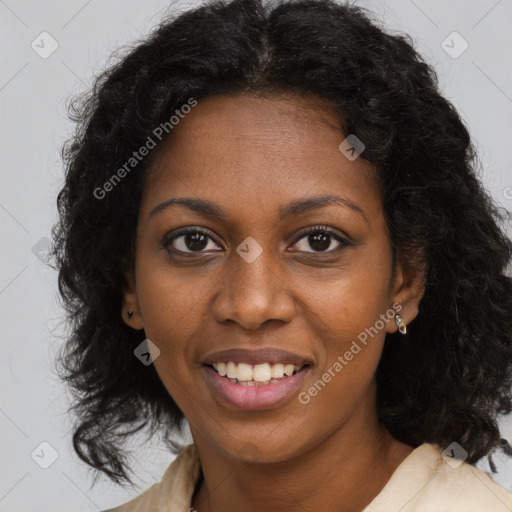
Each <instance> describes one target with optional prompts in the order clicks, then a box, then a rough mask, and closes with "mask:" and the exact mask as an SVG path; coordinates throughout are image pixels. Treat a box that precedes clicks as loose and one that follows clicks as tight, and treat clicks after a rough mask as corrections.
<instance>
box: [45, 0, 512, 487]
mask: <svg viewBox="0 0 512 512" xmlns="http://www.w3.org/2000/svg"><path fill="white" fill-rule="evenodd" d="M281 93H292V94H295V95H298V96H302V97H306V96H307V97H315V98H321V99H323V100H325V101H327V102H328V103H329V105H330V107H331V108H332V110H333V112H335V113H336V115H337V117H338V118H339V120H340V126H341V127H342V131H343V133H344V134H354V135H356V136H357V137H358V138H359V139H360V140H361V141H362V142H363V144H364V145H365V150H364V153H363V154H362V155H361V157H362V158H364V159H366V160H367V161H368V162H370V163H371V164H372V165H373V166H374V168H375V173H376V176H377V177H378V183H379V187H380V189H381V191H382V197H383V207H384V212H385V217H386V221H387V223H388V225H389V232H390V239H391V244H392V247H393V252H394V253H396V254H398V255H399V256H400V258H401V261H403V262H404V264H406V265H411V266H414V265H418V264H421V265H423V266H424V269H425V273H426V274H425V275H426V281H425V293H424V295H423V298H422V300H421V302H420V305H419V313H418V316H417V317H416V319H415V320H414V322H413V324H412V325H411V326H410V329H409V330H408V332H407V334H406V335H401V334H388V335H387V336H386V339H385V342H384V348H383V353H382V357H381V360H380V363H379V366H378V369H377V374H376V378H377V411H378V416H379V419H380V421H381V422H382V423H383V424H384V425H385V427H386V428H387V429H388V430H389V432H390V433H391V434H392V436H393V437H395V438H396V439H398V440H400V441H402V442H404V443H407V444H409V445H412V446H419V445H420V444H422V443H425V442H430V443H437V444H439V445H440V446H443V447H444V446H448V445H449V444H450V443H452V442H453V441H457V442H458V443H459V444H460V445H461V446H462V447H463V448H464V449H465V450H466V451H467V453H468V459H467V461H468V462H469V463H476V462H477V461H478V460H479V459H480V458H482V457H483V456H484V455H488V456H489V459H488V460H489V464H490V466H491V469H492V471H493V472H496V467H495V465H494V463H493V461H492V453H494V451H495V450H496V449H497V448H498V447H501V448H502V449H503V450H504V451H505V452H506V453H508V454H509V455H512V450H511V448H510V445H509V444H508V442H507V441H506V440H505V439H503V438H501V437H500V430H499V426H498V419H499V415H503V414H508V413H510V412H511V411H512V400H511V389H512V278H511V277H510V276H509V275H507V274H508V265H509V264H510V262H511V259H512V242H511V241H510V240H509V239H508V238H507V236H506V234H505V229H504V228H503V227H502V226H500V224H501V223H502V222H503V221H505V220H506V219H507V218H508V217H507V212H506V210H504V209H503V208H499V207H498V206H497V205H496V204H495V203H494V202H493V200H492V198H491V196H490V195H489V194H488V193H487V192H486V191H485V189H484V188H483V186H482V184H481V182H480V180H479V178H478V175H477V174H478V167H479V166H478V165H477V163H476V162H477V158H476V151H475V149H474V146H473V144H472V142H471V140H470V136H469V133H468V129H467V128H466V126H465V124H464V122H463V121H462V120H461V117H460V116H459V115H458V113H457V111H456V110H455V108H454V106H453V105H452V104H451V103H450V102H449V101H447V100H446V99H445V98H444V97H442V96H441V94H440V92H439V89H438V81H437V76H436V72H435V71H434V69H433V67H431V66H430V65H428V64H427V63H426V62H425V61H424V60H423V59H422V58H421V57H420V56H419V55H418V53H417V52H416V50H415V49H414V46H413V41H412V39H411V38H410V37H409V36H408V35H404V34H396V35H392V34H389V33H386V32H385V30H384V29H383V28H381V27H380V26H379V23H378V22H376V21H374V20H373V19H372V15H371V13H369V12H367V11H366V10H364V9H362V8H360V7H356V6H353V5H348V4H340V3H337V2H335V1H334V0H300V1H294V0H292V1H286V0H281V1H278V0H275V1H273V2H268V3H267V4H262V3H261V0H234V1H231V2H227V1H217V2H215V3H209V4H203V5H201V6H200V7H198V8H195V9H193V10H190V11H186V12H183V13H180V14H179V15H175V16H169V17H166V18H164V19H163V20H162V21H161V23H160V24H158V25H157V26H156V27H155V28H154V29H153V31H152V32H151V33H150V34H149V35H148V36H146V37H145V38H144V39H141V40H139V41H137V43H136V44H133V45H132V46H130V47H128V48H127V51H126V53H125V54H124V55H122V56H120V57H119V58H118V60H117V62H116V63H115V64H113V65H109V67H108V68H107V69H105V70H103V71H102V72H101V73H100V74H98V76H97V77H96V78H95V80H94V85H93V87H92V88H91V89H90V90H88V91H86V93H83V94H81V95H78V96H76V97H75V98H74V99H73V100H72V101H71V102H70V105H69V106H68V108H69V116H70V118H71V119H72V120H73V121H74V122H75V124H76V129H75V130H74V132H73V135H72V137H71V138H70V139H68V140H67V141H66V142H65V144H64V145H63V147H62V158H63V162H64V166H65V172H66V174H65V182H64V185H63V188H62V189H61V190H60V192H59V194H58V198H57V206H58V212H59V219H58V222H57V223H56V224H55V226H54V227H53V230H52V236H53V251H52V255H53V257H54V261H55V262H56V266H57V268H58V270H59V275H58V285H59V293H60V296H61V302H62V303H63V307H64V308H65V310H66V321H67V322H68V325H69V326H70V330H69V334H68V335H67V337H66V343H65V344H64V345H63V347H62V349H61V352H60V353H59V356H58V358H57V363H58V365H57V366H58V372H59V375H60V376H61V378H62V379H63V380H64V381H65V382H67V384H68V385H69V386H70V388H71V389H72V392H73V397H74V402H73V404H72V406H71V407H70V411H73V412H74V414H75V416H76V421H75V425H74V427H75V428H74V432H73V446H74V449H75V451H76V452H77V454H78V456H79V457H80V458H81V459H82V460H83V461H85V462H86V463H87V464H88V465H90V466H91V467H92V468H94V470H95V473H96V474H97V475H98V474H100V473H99V472H102V473H103V474H105V475H107V476H108V477H109V478H110V479H111V480H113V481H114V482H116V483H120V484H122V485H125V484H126V483H131V482H132V480H131V478H130V476H129V472H132V470H131V469H130V465H129V464H128V462H127V453H128V452H127V448H126V441H127V440H128V438H130V437H131V436H132V435H133V434H135V433H136V432H139V431H141V432H142V431H146V432H148V433H149V435H151V436H154V435H157V434H159V435H161V436H162V439H163V440H164V442H165V443H166V444H167V446H168V447H169V448H170V449H171V451H173V452H175V453H176V451H177V450H179V445H178V444H177V443H176V442H174V441H172V440H171V438H172V437H173V435H175V434H176V432H180V433H181V429H182V426H183V420H184V415H183V412H182V411H181V410H180V409H179V407H178V406H177V404H176V403H175V402H174V400H173V399H172V397H171V396H170V395H169V393H168V391H167V390H166V388H165V387H164V385H163V384H162V382H161V380H160V378H159V377H158V374H157V372H156V370H155V368H154V366H153V365H151V366H149V367H146V366H144V365H142V364H141V363H140V361H139V360H138V359H137V358H136V357H134V353H133V352H134V349H135V348H136V347H137V346H138V345H139V344H140V343H141V342H142V341H143V340H144V339H145V335H144V332H143V331H136V330H134V329H132V328H130V327H129V326H127V325H126V324H125V323H124V321H123V319H122V317H121V308H122V305H123V286H124V283H125V273H126V272H127V271H128V270H130V269H131V271H132V272H133V261H134V248H135V234H136V229H137V218H138V212H139V203H140V199H141V194H142V191H143V188H144V177H145V176H146V174H147V171H148V170H149V169H150V168H151V165H152V162H153V161H154V160H155V158H156V156H155V155H157V154H158V151H157V150H158V149H159V148H160V147H161V146H162V143H161V142H160V141H158V146H159V147H158V148H157V149H155V150H153V151H152V152H151V154H150V155H149V156H148V157H147V158H144V159H141V160H140V161H138V162H137V163H136V167H135V168H134V169H133V170H130V172H129V173H126V176H123V179H122V182H118V181H120V180H117V181H116V182H113V181H112V178H113V175H114V174H115V173H116V172H117V171H118V169H120V168H122V167H123V165H125V167H124V168H125V169H126V162H128V161H130V158H132V157H133V152H134V151H136V150H138V149H139V148H141V147H142V146H143V145H145V144H146V143H147V141H148V140H149V139H148V137H151V138H152V139H154V140H155V139H157V137H155V131H154V130H155V128H156V127H158V126H161V125H162V123H165V122H168V121H169V119H170V117H171V116H172V115H173V114H174V113H175V112H176V110H178V109H180V108H181V107H182V106H183V105H185V104H187V103H188V102H190V100H191V98H193V99H195V100H196V101H198V102H200V101H201V100H203V99H205V98H207V97H215V96H218V95H238V94H253V95H267V96H273V95H279V94H281ZM166 132H169V133H170V134H169V135H167V134H166V136H165V137H162V141H163V142H165V140H166V138H167V137H172V133H171V132H170V130H166ZM132 163H133V162H132ZM118 176H120V175H119V174H118ZM109 180H110V182H109V183H111V185H112V186H110V187H108V186H105V187H104V189H103V190H107V189H108V193H103V192H102V193H101V194H100V193H98V192H95V191H98V190H99V188H101V187H103V186H104V184H106V183H107V182H108V181H109ZM100 195H101V196H103V197H98V196H100Z"/></svg>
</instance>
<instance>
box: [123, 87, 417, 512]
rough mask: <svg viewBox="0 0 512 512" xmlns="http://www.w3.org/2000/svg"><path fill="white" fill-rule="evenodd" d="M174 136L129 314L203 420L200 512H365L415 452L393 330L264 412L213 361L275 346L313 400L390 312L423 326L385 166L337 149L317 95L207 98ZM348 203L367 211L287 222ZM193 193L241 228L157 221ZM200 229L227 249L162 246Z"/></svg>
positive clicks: (141, 229) (148, 206) (157, 170)
mask: <svg viewBox="0 0 512 512" xmlns="http://www.w3.org/2000/svg"><path fill="white" fill-rule="evenodd" d="M171 135H172V136H171V137H169V138H168V140H167V141H166V144H165V146H164V147H163V148H162V151H161V152H160V153H159V154H158V156H157V158H156V160H155V165H154V167H153V169H152V170H151V172H150V174H149V176H148V180H147V183H146V185H145V189H144V193H143V197H142V200H141V205H140V216H139V224H138V231H137V245H136V255H135V275H136V280H135V282H134V280H133V279H132V276H130V275H127V284H126V289H125V295H124V306H123V312H122V314H123V318H124V319H125V322H126V323H127V324H128V325H130V326H131V327H133V328H134V329H144V330H145V334H146V336H147V338H149V339H150V340H152V341H153V342H154V343H155V344H156V345H157V346H158V347H159V349H160V350H161V354H160V356H159V357H158V358H156V360H155V362H154V364H155V367H156V370H157V372H158V374H159V376H160V378H161V379H162V382H163V383H164V385H165V387H166V388H167V390H168V391H169V393H170V395H171V396H172V397H173V399H174V400H175V401H176V403H177V404H178V406H179V407H180V408H181V410H182V411H183V413H184V414H185V416H186V418H187V420H188V422H189V425H190V430H191V433H192V436H193V439H194V443H195V445H196V447H197V450H198V454H199V457H200V460H201V467H202V471H203V474H204V480H203V481H202V482H201V484H200V486H198V487H199V488H198V489H196V492H195V494H194V497H193V500H192V504H191V505H192V506H193V507H194V508H195V509H196V510H198V511H199V512H203V511H205V512H220V511H222V512H230V511H236V510H244V511H246V512H252V511H258V512H261V510H265V511H267V512H272V511H277V510H279V511H280V512H283V511H292V510H297V509H300V510H308V511H313V510H323V511H327V512H329V511H333V512H334V511H336V512H360V511H361V510H362V509H363V508H364V507H365V506H366V505H368V504H369V503H370V502H371V500H372V499H373V498H374V497H375V496H376V495H377V494H378V493H379V492H380V491H381V489H382V488H383V487H384V485H385V484H386V482H387V481H388V480H389V478H390V477H391V475H392V473H393V472H394V470H395V469H396V468H397V466H398V465H399V464H400V463H401V462H402V461H403V460H404V459H405V457H407V456H408V455H409V454H410V453H411V451H412V450H413V448H412V447H411V446H408V445H406V444H403V443H401V442H399V441H397V440H396V439H394V438H393V437H392V436H391V435H390V434H389V432H388V431H387V430H386V429H385V428H384V426H383V425H381V424H379V421H378V418H377V412H376V405H375V397H376V381H375V372H376V369H377V365H378V362H379V358H380V355H381V352H382V348H383V343H384V338H385V334H386V333H392V332H396V330H397V327H396V324H395V322H394V321H393V320H391V321H389V322H388V323H387V324H385V327H384V328H383V329H382V330H380V331H379V333H378V335H375V336H374V337H373V338H371V339H370V341H369V342H368V343H367V345H366V346H365V347H364V348H363V349H362V350H361V351H360V352H359V353H358V354H357V355H356V356H354V358H353V359H352V360H351V361H350V362H349V363H348V364H347V365H346V366H345V367H344V368H343V370H342V371H341V372H339V373H337V374H336V377H335V378H333V379H332V380H331V381H330V382H329V383H328V384H327V385H326V386H325V387H324V388H323V389H322V390H321V392H319V393H318V395H317V396H315V397H314V398H312V400H311V401H310V402H309V403H308V404H305V405H304V404H302V403H300V401H299V400H298V399H297V396H293V397H292V398H291V399H290V400H288V401H287V402H285V403H283V404H282V405H280V406H278V407H273V408H269V409H265V410H259V411H240V410H236V409H234V408H232V407H228V406H226V405H225V404H223V403H222V402H221V401H220V400H219V398H218V397H217V396H216V395H215V392H214V391H213V390H212V389H211V388H210V386H209V384H208V382H207V381H206V380H205V378H204V376H203V371H202V370H201V364H200V363H201V361H202V359H203V358H204V357H205V356H206V355H207V354H210V353H212V352H214V351H217V350H223V349H228V348H233V347H239V346H241V347H246V348H253V347H270V346H277V347H280V348H283V349H285V350H289V351H292V352H296V353H299V354H301V355H304V356H306V357H308V358H310V359H311V360H312V361H313V366H312V369H311V371H310V373H309V375H308V376H307V378H306V381H305V383H304V385H303V387H302V388H301V390H300V391H305V390H307V389H308V388H309V387H310V386H312V385H313V383H314V382H315V381H317V380H318V379H320V378H321V377H322V374H324V373H325V372H326V371H327V370H328V368H330V367H331V366H332V365H333V363H334V362H335V361H336V360H337V357H338V356H343V355H344V354H345V352H346V351H347V350H348V349H349V348H350V346H351V344H352V342H353V340H356V339H357V336H358V334H360V333H361V332H363V331H364V330H365V329H366V328H368V327H370V326H373V325H375V323H376V321H377V320H378V319H379V316H380V315H381V314H383V313H385V312H386V311H388V310H389V309H390V308H391V307H392V305H393V303H399V304H401V306H402V309H401V311H400V315H401V317H402V319H403V320H404V321H405V322H406V323H410V322H411V321H412V320H413V319H414V318H415V317H416V315H417V313H418V304H419V302H420V300H421V297H422V295H423V291H424V272H423V270H422V269H421V268H420V267H419V266H417V268H411V267H410V266H406V265H404V264H402V263H401V261H400V259H399V258H397V260H396V263H395V267H394V268H393V260H392V252H391V246H390V239H389V231H388V227H387V225H386V221H385V219H384V214H383V210H382V198H381V194H380V191H379V188H378V186H377V183H376V181H375V179H374V170H373V169H372V166H371V165H370V164H369V163H368V162H366V161H365V160H364V159H363V158H357V159H356V160H354V161H350V160H349V159H347V158H346V157H345V156H344V155H343V154H342V153H341V152H340V150H339V149H338V145H339V144H340V142H342V141H343V140H344V139H345V137H346V135H344V134H343V133H342V132H341V131H340V129H339V127H338V124H337V121H336V117H335V116H334V114H333V113H332V112H331V111H330V110H329V109H328V108H327V105H326V104H325V103H323V100H321V99H319V98H314V97H310V98H306V97H299V96H293V95H281V96H275V97H272V98H260V97H255V96H249V95H238V96H224V97H216V98H209V99H206V100H203V101H200V102H199V104H198V105H197V106H196V107H195V108H194V109H193V110H192V111H191V112H190V113H189V114H188V115H187V116H185V118H184V119H183V120H181V121H180V123H179V125H177V126H176V127H175V128H174V130H173V132H172V134H171ZM333 193H336V194H338V195H341V196H342V197H343V198H345V199H347V200H349V201H351V202H352V203H355V204H356V205H357V206H358V207H359V208H360V209H361V210H362V212H363V213H360V212H358V211H356V210H354V209H352V208H350V207H347V206H345V205H343V204H339V203H338V204H333V205H329V206H326V207H322V208H318V209H314V210H310V211H306V212H303V213H301V214H297V215H293V216H291V217H289V218H287V219H285V220H282V221H280V220H279V218H278V212H279V208H280V207H281V206H282V205H285V204H287V203H288V202H290V201H293V200H297V199H304V198H307V197H315V196H323V195H332V194H333ZM184 196H186V197H194V198H202V199H208V200H210V201H213V202H215V203H217V204H218V205H219V206H221V207H222V208H223V209H225V210H226V211H227V212H228V213H229V216H228V218H227V219H225V220H220V219H217V218H214V217H211V216H207V215H204V214H200V213H197V212H194V211H192V210H189V209H187V208H186V207H184V206H178V205H173V206H170V207H168V208H166V209H163V210H161V211H160V212H159V213H156V214H154V215H152V216H150V212H151V210H152V209H153V208H154V207H156V206H157V205H159V204H161V203H162V202H164V201H166V200H168V199H170V198H173V197H184ZM318 225H323V226H327V227H329V228H331V229H332V230H333V231H334V232H335V233H337V234H339V235H341V236H344V237H348V239H349V240H350V241H351V243H352V245H351V246H343V245H341V244H340V243H339V242H338V241H337V240H336V239H335V238H334V237H332V236H331V237H330V238H328V239H327V240H328V241H329V240H330V241H331V242H330V244H329V242H328V241H327V242H326V251H325V250H322V249H320V250H319V249H318V246H315V245H311V244H310V243H309V242H308V236H307V235H306V236H304V235H303V234H302V233H303V231H304V229H305V228H307V227H310V226H318ZM186 226H192V227H200V228H202V229H206V230H208V231H209V232H210V233H211V235H212V239H208V238H207V241H208V242H207V243H206V242H205V243H204V244H203V246H201V247H202V248H201V249H200V250H199V252H197V249H196V252H193V251H194V246H193V245H192V248H190V244H189V245H188V246H187V245H186V244H185V237H184V236H181V237H179V238H178V239H177V240H174V242H173V244H172V247H174V248H175V249H180V250H182V251H188V252H185V253H184V254H182V255H179V254H178V253H177V250H175V251H174V252H172V248H170V249H169V251H168V250H166V249H165V248H164V247H162V240H163V239H164V237H165V235H167V234H171V235H172V233H173V232H175V231H176V230H177V229H178V228H181V227H186ZM249 236H250V237H252V238H254V239H255V240H256V241H257V242H258V244H259V245H260V246H261V248H262V249H263V252H262V253H261V254H260V256H259V257H258V258H256V259H255V260H254V261H253V262H252V263H247V262H246V261H245V260H244V259H243V258H241V257H240V256H239V255H238V253H237V252H236V248H237V247H238V246H239V245H240V244H241V243H242V242H243V241H244V240H245V238H247V237H249ZM338 248H340V250H339V251H336V249H338ZM393 270H394V271H393ZM130 309H133V310H134V311H135V313H134V315H133V316H132V318H129V317H128V316H127V312H128V310H130ZM412 328H414V326H412ZM251 454H252V457H253V458H251ZM333 468H336V470H335V471H333Z"/></svg>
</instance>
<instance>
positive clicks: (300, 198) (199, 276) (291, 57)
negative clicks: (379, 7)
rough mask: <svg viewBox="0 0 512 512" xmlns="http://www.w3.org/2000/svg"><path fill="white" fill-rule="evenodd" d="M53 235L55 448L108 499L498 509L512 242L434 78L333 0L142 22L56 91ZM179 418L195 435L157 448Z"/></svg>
mask: <svg viewBox="0 0 512 512" xmlns="http://www.w3.org/2000/svg"><path fill="white" fill-rule="evenodd" d="M75 107H76V108H75V110H74V112H73V116H74V119H75V120H76V121H77V122H78V127H77V131H76V135H75V137H74V138H73V139H72V140H71V141H70V142H69V143H68V144H67V145H66V146H65V148H64V151H63V156H64V160H65V163H66V167H67V174H66V182H65V185H64V187H63V189H62V191H61V192H60V194H59V197H58V206H59V212H60V222H59V223H58V225H57V226H56V227H55V231H54V254H55V256H56V258H57V264H58V266H59V270H60V273H59V284H60V292H61V294H62V297H63V299H64V303H65V305H66V307H67V311H68V314H69V320H70V322H71V326H72V332H71V335H70V338H69V341H68V343H67V345H66V347H65V350H64V351H63V353H62V354H61V359H60V361H61V363H62V366H61V372H62V375H63V378H64V379H66V380H67V381H68V382H69V384H70V385H71V387H72V389H73V390H74V391H75V393H76V401H75V403H74V409H75V412H76V414H77V424H76V429H75V432H74V435H73V443H74V447H75V450H76V452H77V453H78V455H79V456H80V457H81V458H82V459H83V460H84V461H85V462H87V463H88V464H89V465H90V466H91V467H92V468H94V469H95V470H97V471H98V472H103V473H104V474H105V475H107V476H108V477H110V478H111V479H112V480H113V481H115V482H118V483H123V482H131V479H130V477H129V474H128V472H129V471H130V469H129V466H128V464H127V460H126V452H125V451H124V449H123V448H124V443H125V442H126V441H127V440H128V439H129V437H130V435H131V434H133V433H135V432H138V431H140V430H142V429H146V432H147V433H148V434H149V435H150V436H155V437H156V436H157V435H161V437H162V439H163V440H164V441H165V442H166V443H167V444H168V446H169V447H170V448H171V449H172V450H173V451H174V452H175V453H177V452H178V451H179V455H178V456H177V458H176V459H175V460H174V461H173V463H172V464H171V465H170V466H169V468H168V470H167V471H166V473H165V474H164V475H163V477H162V480H161V482H160V483H159V484H155V485H154V486H153V487H152V488H150V489H149V490H147V491H146V492H145V493H143V494H142V495H140V496H138V497H137V498H135V499H134V500H132V501H130V502H129V503H128V504H125V505H122V506H120V507H118V508H116V509H113V510H115V511H116V512H127V511H130V512H132V511H143V510H144V511H146V510H147V511H158V512H161V511H171V510H172V511H178V510H179V511H186V510H197V511H199V512H202V511H205V512H219V511H231V510H240V509H243V510H245V511H252V510H258V511H261V510H265V511H266V512H268V511H274V510H280V511H283V510H324V511H337V512H340V511H343V512H360V511H362V510H364V511H365V512H384V511H386V512H389V511H391V510H393V511H395V510H396V511H397V510H401V511H404V512H405V511H420V510H421V511H436V512H441V511H450V512H454V511H464V512H471V511H484V510H485V511H489V510H492V511H501V510H504V511H505V510H512V495H511V494H510V493H509V492H508V491H506V490H505V489H504V488H502V487H500V486H498V485H497V484H496V483H494V482H493V480H492V479H491V478H490V477H489V476H488V475H487V474H486V473H484V472H482V471H479V470H477V469H476V468H475V467H474V466H473V464H474V463H476V462H477V461H478V460H479V459H481V458H482V457H484V456H486V455H488V456H489V462H490V464H491V469H495V468H494V464H493V462H492V458H491V455H492V453H494V452H495V451H496V450H498V449H502V450H504V451H505V452H506V453H508V454H509V455H511V454H512V450H511V449H510V446H509V444H508V443H507V441H506V440H505V439H502V438H501V436H500V431H499V428H498V424H497V419H498V417H499V415H502V414H506V413H510V412H511V411H512V402H511V379H512V372H511V367H512V281H511V278H510V277H508V276H507V275H506V268H507V265H508V264H509V263H510V261H511V257H512V245H511V242H510V240H508V239H507V237H506V236H505V234H504V232H503V231H502V230H501V228H500V226H499V223H500V221H501V220H502V219H503V216H502V215H501V214H500V212H499V210H498V209H497V208H496V207H495V206H494V204H493V202H492V200H491V198H490V197H489V195H488V194H487V193H486V192H485V191H484V189H483V187H482V185H481V183H480V182H479V181H478V180H477V178H476V173H475V168H474V167H475V164H474V160H475V157H474V149H473V146H472V143H471V141H470V138H469V135H468V131H467V129H466V128H465V126H464V125H463V123H462V121H461V119H460V117H459V115H458V114H457V112H456V111H455V110H454V108H453V106H452V105H451V104H450V103H449V102H448V101H447V100H446V99H444V98H443V97H442V96H441V95H440V94H439V91H438V88H437V83H436V77H435V73H434V71H433V70H432V68H431V67H429V66H428V65H427V64H426V63H425V62H424V61H423V60H422V59H421V58H420V57H419V56H418V54H417V53H416V52H415V50H414V49H413V48H412V46H411V43H410V41H409V40H408V39H407V38H406V37H404V36H391V35H387V34H386V33H384V32H383V31H382V30H381V29H380V28H377V27H376V26H375V25H374V24H373V23H372V22H371V21H370V19H369V18H368V16H367V15H366V14H365V13H364V12H363V11H362V10H361V9H360V8H357V7H354V6H348V5H340V4H337V3H334V2H332V1H330V0H305V1H299V2H297V1H294V2H286V1H282V2H279V3H275V4H273V5H270V4H266V5H262V4H261V3H260V2H259V1H258V0H235V1H232V2H229V3H227V2H226V3H223V2H219V3H212V4H210V5H207V6H203V7H201V8H198V9H195V10H192V11H189V12H187V13H185V14H183V15H181V16H180V17H178V18H177V19H171V20H165V21H164V22H162V24H161V26H159V27H158V28H157V29H156V30H155V31H154V33H153V34H152V35H151V36H150V37H149V38H148V39H147V40H145V41H142V42H141V43H140V44H138V45H137V46H136V47H135V48H134V49H132V50H131V51H130V52H129V53H128V54H127V55H126V56H125V57H124V58H123V59H122V60H121V61H120V62H119V63H118V64H116V65H115V66H113V67H111V68H110V69H108V70H107V71H106V72H105V73H104V74H103V75H101V76H100V77H99V78H98V80H97V82H96V85H95V87H94V89H93V91H91V94H90V95H89V96H88V97H87V98H85V99H84V101H83V102H82V103H79V104H76V105H75ZM185 419H186V421H187V422H188V424H189V426H190V431H191V434H192V437H193V444H191V445H189V446H187V447H180V446H178V445H177V444H176V443H174V442H173V441H172V437H173V435H174V434H175V433H178V432H180V429H181V427H182V425H183V422H184V421H185Z"/></svg>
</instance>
